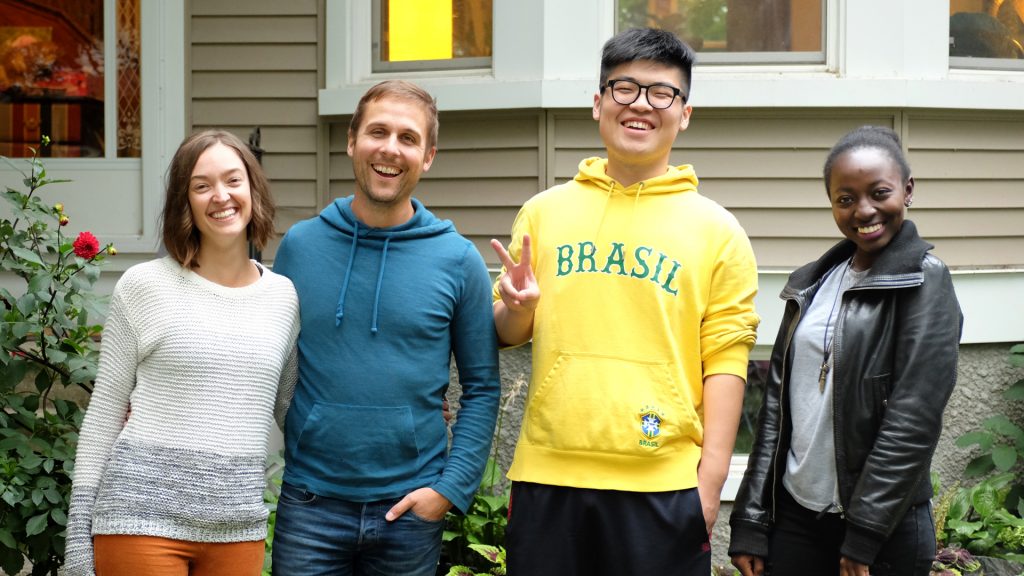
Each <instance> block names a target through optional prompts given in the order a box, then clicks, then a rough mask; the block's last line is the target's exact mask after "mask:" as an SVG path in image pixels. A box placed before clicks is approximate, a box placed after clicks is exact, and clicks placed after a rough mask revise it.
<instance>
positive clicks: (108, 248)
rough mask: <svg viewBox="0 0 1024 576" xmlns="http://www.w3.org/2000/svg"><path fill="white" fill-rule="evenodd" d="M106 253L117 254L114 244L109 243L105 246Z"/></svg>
mask: <svg viewBox="0 0 1024 576" xmlns="http://www.w3.org/2000/svg"><path fill="white" fill-rule="evenodd" d="M107 254H110V255H111V256H117V248H114V245H113V244H111V245H110V246H108V247H107Z"/></svg>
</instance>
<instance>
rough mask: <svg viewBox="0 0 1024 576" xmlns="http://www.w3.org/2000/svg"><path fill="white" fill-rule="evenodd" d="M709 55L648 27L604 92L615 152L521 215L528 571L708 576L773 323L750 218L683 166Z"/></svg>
mask: <svg viewBox="0 0 1024 576" xmlns="http://www.w3.org/2000/svg"><path fill="white" fill-rule="evenodd" d="M693 60H694V54H693V51H692V50H691V49H690V47H689V46H687V45H686V44H685V43H683V42H682V41H681V40H679V39H678V38H677V37H676V36H675V35H673V34H671V33H669V32H665V31H661V30H654V29H633V30H627V31H625V32H622V33H620V34H618V35H616V36H615V37H613V38H612V39H611V40H609V41H608V42H607V43H606V44H605V46H604V50H603V53H602V60H601V78H600V84H599V86H598V92H597V93H596V94H595V95H594V110H593V116H594V119H595V120H597V122H598V128H599V131H600V133H601V139H602V141H603V142H604V145H605V148H606V152H607V158H606V159H603V158H588V159H585V160H583V161H582V162H581V163H580V166H579V173H578V174H577V175H576V177H575V178H574V179H573V180H572V181H570V182H567V183H565V184H562V185H559V186H555V187H553V188H551V189H549V190H547V191H545V192H542V193H540V194H538V195H537V196H535V197H533V198H532V199H530V200H529V201H528V202H527V203H526V204H525V205H524V206H523V208H522V210H521V211H520V212H519V215H518V216H517V218H516V221H515V224H514V225H513V230H512V241H511V244H510V245H509V249H508V251H507V252H506V250H505V249H504V247H503V246H502V245H501V243H499V242H497V241H492V245H493V246H494V249H495V251H496V252H497V253H498V256H499V257H500V258H501V260H502V263H503V264H504V266H505V267H504V270H503V271H502V275H501V276H500V277H499V279H498V281H497V282H495V285H494V319H495V325H496V327H497V330H498V336H499V339H500V340H501V342H502V344H504V345H509V346H514V345H518V344H522V343H524V342H526V341H528V340H530V339H531V338H532V340H533V376H532V380H531V382H530V389H529V395H528V400H527V407H526V412H525V414H524V417H523V425H522V429H521V431H520V435H519V440H518V443H517V445H516V452H515V458H514V460H513V462H512V467H511V469H510V470H509V474H508V475H509V478H510V479H511V480H512V481H513V485H512V500H511V505H510V508H511V510H510V518H509V525H508V529H507V533H506V546H507V549H508V573H509V574H510V575H511V576H547V575H556V574H557V575H565V574H587V575H591V576H593V575H608V576H623V575H628V574H648V573H650V574H660V575H690V574H693V575H700V576H707V574H709V573H710V571H711V552H710V542H709V534H710V532H711V528H712V525H713V524H714V522H715V518H716V516H717V515H718V506H719V496H720V493H721V490H722V485H723V483H724V482H725V479H726V476H727V474H728V469H729V460H730V457H731V455H732V448H733V443H734V441H735V439H736V430H737V427H738V423H739V417H740V410H741V404H742V399H743V388H744V383H745V378H746V374H747V356H748V353H749V351H750V348H751V347H752V346H753V344H754V340H755V332H756V329H757V324H758V317H757V314H756V313H755V312H754V305H753V299H754V294H755V293H756V292H757V269H756V265H755V263H754V256H753V252H752V250H751V247H750V242H749V240H748V239H747V236H746V234H745V233H744V231H743V229H742V228H741V227H740V225H739V224H738V223H737V221H736V219H735V218H734V217H733V216H732V215H731V214H729V213H728V212H727V211H726V210H725V209H724V208H722V207H721V206H719V205H718V204H716V203H715V202H713V201H711V200H709V199H708V198H705V197H704V196H701V195H700V194H699V193H698V192H697V177H696V175H695V173H694V170H693V168H692V167H691V166H689V165H680V166H672V165H669V157H670V153H671V151H672V145H673V143H674V142H675V139H676V136H677V135H678V134H679V132H681V131H683V130H685V129H686V127H687V126H688V124H689V121H690V114H691V111H692V109H691V107H690V105H689V104H687V99H688V97H689V93H690V79H691V75H690V69H691V66H692V63H693Z"/></svg>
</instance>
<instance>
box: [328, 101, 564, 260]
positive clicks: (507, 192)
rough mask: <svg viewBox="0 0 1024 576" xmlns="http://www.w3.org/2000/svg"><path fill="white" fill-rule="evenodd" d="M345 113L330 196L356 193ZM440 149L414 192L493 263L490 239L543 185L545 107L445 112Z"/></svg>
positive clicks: (337, 128)
mask: <svg viewBox="0 0 1024 576" xmlns="http://www.w3.org/2000/svg"><path fill="white" fill-rule="evenodd" d="M348 121H349V118H348V117H345V118H339V119H337V121H336V122H334V123H332V124H331V127H330V142H331V144H330V151H331V161H330V174H331V187H330V197H331V199H334V198H339V197H344V196H349V195H351V194H352V193H353V191H354V180H353V177H352V162H351V160H350V158H349V157H348V155H347V154H346V147H347V142H348V138H347V133H348ZM440 122H441V130H440V133H439V136H438V152H437V156H436V157H435V159H434V163H433V165H432V166H431V168H430V170H429V171H428V172H426V173H425V174H424V175H423V177H422V179H421V180H420V183H419V185H418V186H417V187H416V192H415V193H414V195H415V196H416V197H417V198H419V199H420V200H421V201H422V202H423V203H424V204H425V205H426V206H427V207H428V208H429V209H430V210H431V212H433V213H434V214H436V215H437V216H438V217H439V218H445V219H450V220H451V221H452V222H454V223H455V227H456V228H457V229H458V230H459V232H460V233H461V234H462V235H464V236H466V237H467V238H469V239H470V240H472V241H473V242H474V244H476V246H477V249H478V250H480V253H481V254H482V255H483V257H484V259H485V260H487V262H488V263H489V264H490V265H496V263H497V258H496V257H495V256H494V252H493V251H492V250H491V248H490V246H489V244H488V242H489V241H490V239H491V238H499V239H501V240H502V241H503V242H506V243H507V241H508V235H509V231H510V230H511V228H512V221H513V219H514V218H515V215H516V212H517V211H518V210H519V207H520V206H521V205H522V204H523V202H525V201H526V200H527V199H529V198H530V197H531V196H533V195H534V194H536V193H537V192H538V191H539V190H541V189H543V188H544V187H545V177H544V172H545V171H544V164H545V162H544V157H545V156H544V152H543V151H544V141H545V134H544V131H543V126H544V125H543V113H541V112H536V111H523V112H502V113H486V114H484V113H469V112H459V113H456V112H452V113H442V114H441V117H440Z"/></svg>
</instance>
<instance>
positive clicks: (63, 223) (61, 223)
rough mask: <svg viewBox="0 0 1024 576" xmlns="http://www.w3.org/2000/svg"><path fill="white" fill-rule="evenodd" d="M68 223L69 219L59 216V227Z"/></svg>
mask: <svg viewBox="0 0 1024 576" xmlns="http://www.w3.org/2000/svg"><path fill="white" fill-rule="evenodd" d="M68 222H71V218H68V217H67V216H65V215H63V214H61V215H60V225H61V226H67V225H68Z"/></svg>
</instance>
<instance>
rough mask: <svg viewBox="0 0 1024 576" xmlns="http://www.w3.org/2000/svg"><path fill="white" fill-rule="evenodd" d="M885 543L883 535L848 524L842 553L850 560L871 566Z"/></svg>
mask: <svg viewBox="0 0 1024 576" xmlns="http://www.w3.org/2000/svg"><path fill="white" fill-rule="evenodd" d="M884 543H885V538H884V537H883V536H882V535H880V534H877V533H875V532H870V531H868V530H865V529H864V528H862V527H860V526H856V525H854V524H851V523H850V522H847V523H846V538H845V539H844V540H843V546H842V548H841V549H840V553H841V554H842V555H843V556H846V557H847V558H849V559H850V560H855V561H857V562H860V563H861V564H867V565H869V566H870V565H871V564H873V563H874V562H875V557H876V556H878V551H879V550H881V549H882V544H884Z"/></svg>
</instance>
